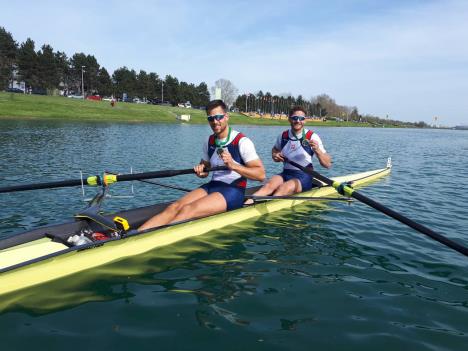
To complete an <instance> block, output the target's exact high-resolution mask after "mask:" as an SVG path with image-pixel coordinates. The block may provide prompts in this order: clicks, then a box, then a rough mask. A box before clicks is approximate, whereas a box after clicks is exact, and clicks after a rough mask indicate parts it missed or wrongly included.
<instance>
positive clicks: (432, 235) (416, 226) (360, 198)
mask: <svg viewBox="0 0 468 351" xmlns="http://www.w3.org/2000/svg"><path fill="white" fill-rule="evenodd" d="M285 161H286V162H288V163H289V164H291V165H293V166H294V167H296V168H299V169H300V170H302V171H304V172H305V173H308V174H310V175H311V176H312V177H314V178H316V179H318V180H320V181H322V182H324V183H325V184H327V185H330V186H332V187H334V188H335V189H336V190H337V191H338V192H340V191H339V190H341V192H340V193H342V192H344V193H345V194H346V195H347V196H350V197H353V198H355V199H356V200H358V201H361V202H363V203H365V204H366V205H368V206H370V207H372V208H374V209H376V210H378V211H380V212H382V213H384V214H386V215H387V216H389V217H392V218H394V219H396V220H397V221H399V222H401V223H403V224H406V225H407V226H409V227H410V228H413V229H414V230H416V231H418V232H420V233H422V234H425V235H427V236H428V237H430V238H432V239H434V240H436V241H438V242H440V243H441V244H444V245H445V246H447V247H450V248H451V249H453V250H455V251H458V252H460V253H461V254H463V255H465V256H468V248H467V247H465V246H463V245H461V244H458V243H456V242H455V241H452V240H450V239H448V238H446V237H444V236H443V235H441V234H438V233H436V232H435V231H433V230H432V229H429V228H428V227H426V226H424V225H422V224H419V223H417V222H415V221H413V220H412V219H410V218H408V217H406V216H403V215H402V214H400V213H398V212H395V211H393V210H392V209H390V208H388V207H386V206H384V205H382V204H380V203H378V202H377V201H374V200H372V199H370V198H368V197H367V196H365V195H362V194H360V193H358V192H357V191H355V190H354V189H352V188H351V187H349V186H346V185H345V186H342V185H341V184H339V183H337V182H335V181H333V180H332V179H330V178H327V177H325V176H323V175H321V174H320V173H318V172H316V171H314V170H312V169H310V168H306V167H303V166H301V165H300V164H298V163H296V162H294V161H290V160H288V159H286V160H285ZM340 187H341V189H339V188H340Z"/></svg>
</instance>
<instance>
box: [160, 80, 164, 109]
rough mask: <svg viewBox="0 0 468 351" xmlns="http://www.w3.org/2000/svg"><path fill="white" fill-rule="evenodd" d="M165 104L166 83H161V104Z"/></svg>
mask: <svg viewBox="0 0 468 351" xmlns="http://www.w3.org/2000/svg"><path fill="white" fill-rule="evenodd" d="M162 103H164V82H163V81H161V104H162Z"/></svg>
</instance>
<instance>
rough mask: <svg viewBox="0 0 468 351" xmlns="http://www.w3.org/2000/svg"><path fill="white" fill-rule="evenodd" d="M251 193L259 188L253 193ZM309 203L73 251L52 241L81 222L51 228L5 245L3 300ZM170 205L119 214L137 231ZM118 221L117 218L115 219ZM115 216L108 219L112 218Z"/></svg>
mask: <svg viewBox="0 0 468 351" xmlns="http://www.w3.org/2000/svg"><path fill="white" fill-rule="evenodd" d="M390 170H391V169H390V167H387V168H383V169H377V170H373V171H368V172H363V173H356V174H352V175H347V176H342V177H336V178H332V179H333V180H336V181H338V182H340V183H341V182H351V183H352V184H353V186H359V185H362V184H365V183H368V182H371V181H373V180H376V179H378V178H381V177H383V176H385V175H387V174H389V173H390ZM249 190H250V191H249V193H251V192H253V191H254V189H249ZM334 194H336V191H335V189H334V188H333V187H331V186H325V185H324V186H322V187H319V188H314V189H312V190H310V191H307V192H304V193H301V194H298V196H304V197H324V196H330V195H334ZM305 201H306V200H272V201H265V202H261V203H256V204H254V205H251V206H247V207H243V208H241V209H237V210H233V211H229V212H225V213H221V214H217V215H213V216H209V217H205V218H201V219H195V220H191V221H187V222H184V223H179V224H175V225H170V226H165V227H161V228H157V229H149V230H146V231H143V232H138V233H135V234H131V235H128V236H124V237H122V238H119V239H110V240H106V241H101V242H95V243H91V244H84V245H81V246H74V247H68V246H66V245H65V244H62V243H60V242H56V241H52V239H50V237H51V236H55V237H62V238H63V239H65V238H67V237H68V236H70V235H71V234H73V233H74V232H76V230H77V229H78V228H79V226H80V223H79V222H80V221H78V222H70V223H65V224H60V225H54V226H48V227H43V228H39V229H35V230H32V231H28V232H24V233H21V234H18V235H15V236H13V237H11V238H6V239H3V240H0V295H2V294H6V293H10V292H13V291H17V290H20V289H25V288H29V287H32V286H35V285H38V284H42V283H45V282H48V281H52V280H55V279H59V278H62V277H66V276H69V275H71V274H74V273H77V272H81V271H85V270H89V269H91V268H94V267H98V266H101V265H104V264H108V263H110V262H115V261H118V260H122V259H125V258H126V257H130V256H135V255H139V254H142V253H144V252H147V251H150V250H152V249H154V248H157V247H162V246H166V245H170V244H173V243H176V242H178V241H181V240H184V239H187V238H190V237H194V236H198V235H202V234H205V233H207V232H209V231H211V230H215V229H219V228H222V227H225V226H229V225H232V224H235V223H239V222H242V221H246V220H248V219H250V218H254V217H258V216H262V215H264V214H268V213H272V212H276V211H279V210H282V209H285V208H289V207H293V206H297V205H299V204H302V203H303V202H305ZM167 205H168V203H166V204H158V205H154V206H148V207H142V208H138V209H133V210H129V211H125V212H121V213H118V214H117V215H118V216H121V217H124V218H126V219H127V220H128V221H129V223H130V225H131V227H132V228H136V227H138V226H139V225H140V224H142V223H144V222H145V221H146V220H147V219H148V218H150V217H151V216H152V215H154V214H155V213H157V212H161V211H162V210H163V209H164V208H165V207H166V206H167ZM113 216H115V215H113ZM113 216H109V218H112V217H113Z"/></svg>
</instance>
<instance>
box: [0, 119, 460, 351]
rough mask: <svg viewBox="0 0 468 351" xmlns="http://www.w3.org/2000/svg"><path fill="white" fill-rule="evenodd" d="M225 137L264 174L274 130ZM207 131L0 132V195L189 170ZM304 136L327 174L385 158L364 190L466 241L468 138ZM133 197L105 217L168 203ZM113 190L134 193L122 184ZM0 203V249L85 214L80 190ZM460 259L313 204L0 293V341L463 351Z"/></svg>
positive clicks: (170, 193) (67, 126) (14, 344)
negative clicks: (84, 179) (38, 185)
mask: <svg viewBox="0 0 468 351" xmlns="http://www.w3.org/2000/svg"><path fill="white" fill-rule="evenodd" d="M237 129H239V130H241V131H243V132H244V133H245V134H247V135H248V136H249V137H251V139H253V141H254V142H255V145H256V146H257V151H258V152H259V154H260V156H261V157H262V158H263V161H264V163H265V165H266V167H267V170H268V174H269V175H270V176H271V175H272V174H274V173H275V172H277V171H278V165H277V164H274V163H273V162H272V161H271V159H270V156H269V155H270V150H271V146H272V144H273V141H274V138H275V137H276V136H277V135H278V134H279V133H280V132H281V131H282V130H283V129H284V127H246V126H239V127H237ZM209 132H210V130H209V128H208V127H207V126H186V125H171V126H168V125H156V124H118V125H112V124H83V123H60V122H37V121H36V122H34V121H33V122H14V121H0V154H1V157H0V186H3V185H8V184H15V183H16V182H18V183H28V182H37V181H48V180H57V179H68V178H78V177H79V172H80V171H83V172H84V174H86V175H89V174H98V173H101V172H102V171H103V170H109V171H119V172H128V171H129V169H130V167H132V168H133V169H134V171H150V170H160V169H179V168H189V167H191V166H192V165H193V164H194V163H196V162H197V161H198V160H199V159H200V156H201V144H202V143H203V142H205V140H206V137H207V135H208V134H209ZM317 132H318V133H319V134H320V135H321V137H322V139H323V140H324V142H325V146H326V148H327V150H328V151H329V152H330V153H331V154H332V155H333V160H334V165H333V168H332V169H331V170H326V171H324V172H323V173H324V174H326V175H329V176H332V175H338V174H346V173H352V172H357V171H364V170H369V169H375V168H382V167H384V165H385V162H386V158H387V157H388V156H392V158H393V164H394V168H393V171H392V174H391V176H389V177H387V178H385V179H382V180H380V181H379V182H377V183H375V184H373V185H372V186H370V187H368V188H366V189H364V190H363V193H364V194H366V195H368V196H369V197H371V198H375V199H376V200H378V201H380V202H382V203H384V204H386V205H388V206H389V207H392V208H394V209H396V210H398V211H400V212H402V213H404V214H406V215H408V216H409V217H411V218H414V219H416V220H417V221H420V222H421V223H423V224H426V225H427V226H428V227H430V228H432V229H434V230H436V231H440V232H442V233H444V235H446V236H447V237H450V238H451V239H453V240H456V241H458V242H460V243H463V244H464V245H468V229H467V228H468V215H467V214H468V193H467V192H466V190H465V185H466V184H468V133H466V132H463V131H441V130H398V129H360V128H317ZM165 181H166V182H168V183H169V182H170V183H171V184H178V185H181V186H185V187H187V186H191V187H195V186H197V185H199V184H201V182H200V180H199V179H198V178H196V177H194V176H181V177H177V178H172V179H170V180H165ZM134 192H135V197H133V198H131V199H128V198H116V197H114V198H112V199H109V200H108V201H107V203H106V204H105V209H106V210H109V211H112V210H117V209H123V208H132V207H135V206H143V205H147V204H149V203H154V202H160V201H164V200H172V199H175V198H177V197H178V196H180V195H181V194H179V193H176V192H175V191H174V190H167V189H162V188H158V187H155V186H150V185H147V184H142V183H135V184H134ZM92 193H93V192H92V190H90V189H87V192H86V197H89V196H91V195H92ZM113 194H114V195H129V194H131V186H130V184H117V185H115V186H114V187H113ZM0 203H1V209H0V237H6V236H9V235H13V234H14V233H17V232H19V231H22V230H24V229H29V228H33V227H37V226H39V225H45V224H51V223H57V222H62V221H66V220H69V219H70V216H72V215H73V214H74V213H76V212H77V211H79V210H80V209H81V208H82V207H83V206H84V204H85V203H84V201H83V197H82V195H81V190H80V189H78V188H68V189H56V190H50V191H47V190H45V191H32V192H24V193H15V194H2V195H1V198H0ZM467 263H468V260H467V258H466V257H464V256H462V255H461V254H458V253H456V252H453V251H451V250H449V249H447V248H445V247H444V246H442V245H440V244H438V243H436V242H433V241H431V240H430V239H428V238H426V237H424V236H423V235H420V234H418V233H417V232H414V231H413V230H411V229H409V228H406V227H405V226H403V225H401V224H399V223H397V222H395V221H394V220H392V219H389V218H386V217H384V216H383V215H381V214H380V213H378V212H376V211H375V210H373V209H371V208H368V207H366V206H365V205H362V204H358V203H353V204H352V205H351V206H349V205H347V204H341V203H327V204H317V203H316V204H310V205H305V206H300V207H298V208H295V209H294V210H292V211H291V210H288V211H281V212H279V213H275V214H271V215H267V216H264V217H261V218H257V219H254V220H251V221H247V222H244V223H241V224H238V225H235V226H231V227H229V228H225V229H223V230H219V231H213V232H211V233H209V234H207V235H204V236H201V237H199V238H195V239H190V240H186V241H184V242H181V243H178V244H176V245H173V246H172V247H166V248H162V249H157V250H153V251H151V252H149V253H147V254H145V255H142V256H140V257H136V258H132V259H129V260H126V261H122V262H118V263H115V264H112V265H107V266H105V267H101V268H98V269H96V270H95V271H93V272H86V273H81V274H77V275H75V276H72V277H69V278H66V279H62V280H60V281H58V282H53V283H50V284H45V285H43V286H41V287H38V288H34V289H29V290H28V291H25V292H21V293H17V294H15V295H13V296H8V297H2V300H0V304H1V308H0V309H2V310H4V312H2V313H1V314H0V336H1V340H2V344H3V345H10V346H8V347H9V348H10V349H12V350H13V349H14V350H21V349H31V348H32V347H34V348H35V349H39V350H51V349H54V350H62V349H65V348H66V349H68V350H78V349H79V350H82V349H83V347H85V348H87V349H89V348H91V349H98V348H99V349H111V348H112V349H113V350H127V349H129V348H132V349H138V350H143V349H159V350H167V349H174V350H193V349H201V348H203V349H206V350H220V349H223V350H242V349H244V350H247V349H258V350H310V349H318V350H321V349H330V350H348V349H349V350H351V349H360V350H375V349H376V348H379V349H380V350H395V349H405V350H465V349H466V348H467V345H468V279H467V276H468V268H467V267H468V265H467ZM0 284H1V280H0ZM8 347H7V348H8ZM2 348H3V347H2Z"/></svg>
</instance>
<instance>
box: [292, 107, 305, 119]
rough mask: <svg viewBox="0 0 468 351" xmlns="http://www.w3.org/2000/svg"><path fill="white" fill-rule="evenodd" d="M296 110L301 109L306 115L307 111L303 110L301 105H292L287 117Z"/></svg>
mask: <svg viewBox="0 0 468 351" xmlns="http://www.w3.org/2000/svg"><path fill="white" fill-rule="evenodd" d="M297 111H302V112H304V114H305V115H307V111H306V110H305V108H304V107H302V106H293V107H292V108H291V109H290V110H289V117H291V116H294V114H295V113H296V112H297Z"/></svg>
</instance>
